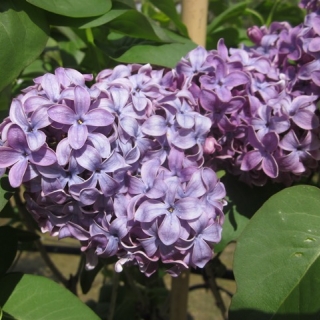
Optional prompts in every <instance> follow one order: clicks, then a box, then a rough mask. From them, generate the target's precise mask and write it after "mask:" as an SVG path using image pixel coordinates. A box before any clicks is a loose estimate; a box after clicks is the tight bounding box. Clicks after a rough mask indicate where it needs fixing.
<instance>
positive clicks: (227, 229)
mask: <svg viewBox="0 0 320 320" xmlns="http://www.w3.org/2000/svg"><path fill="white" fill-rule="evenodd" d="M221 181H222V182H223V184H224V185H225V188H226V193H227V197H226V199H227V202H228V205H227V206H226V207H224V210H223V211H224V213H225V221H224V224H223V228H222V239H221V241H220V242H219V243H218V244H217V245H215V246H214V251H215V252H220V251H222V250H223V249H224V248H225V246H226V245H227V244H228V243H229V242H231V241H235V240H237V239H238V237H239V236H240V234H241V233H242V231H243V229H244V228H245V227H246V225H247V224H248V222H249V221H250V218H251V217H252V216H253V215H254V214H255V212H256V211H257V210H258V209H259V208H260V207H261V206H262V205H263V203H264V202H265V201H266V200H267V199H268V198H270V197H271V196H272V195H273V194H275V193H277V192H278V191H279V190H281V188H282V187H281V186H280V185H278V184H272V183H267V184H266V185H265V186H263V187H256V186H255V187H250V186H248V185H247V184H245V183H243V182H241V181H239V178H238V177H235V176H233V175H231V174H226V175H225V176H223V177H222V178H221Z"/></svg>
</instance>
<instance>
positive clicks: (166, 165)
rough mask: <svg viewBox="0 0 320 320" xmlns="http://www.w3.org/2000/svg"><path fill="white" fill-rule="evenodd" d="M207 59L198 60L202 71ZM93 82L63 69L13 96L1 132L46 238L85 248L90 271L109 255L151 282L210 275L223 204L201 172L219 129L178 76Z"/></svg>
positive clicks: (117, 76) (138, 72)
mask: <svg viewBox="0 0 320 320" xmlns="http://www.w3.org/2000/svg"><path fill="white" fill-rule="evenodd" d="M204 52H205V50H204V49H198V52H197V53H196V54H195V55H194V57H193V60H194V63H196V65H194V67H195V68H198V69H199V70H202V68H204V69H205V65H202V64H203V63H202V62H204V61H202V62H201V63H200V62H199V61H198V60H197V59H199V58H200V59H202V60H203V59H205V57H204V56H203V53H204ZM201 56H202V57H201ZM91 79H92V77H91V76H90V75H82V74H81V73H79V72H78V71H76V70H72V69H63V68H58V69H57V70H56V71H55V73H54V74H45V75H43V76H42V77H39V78H36V79H35V80H34V82H35V84H34V85H33V86H31V87H29V88H26V89H25V90H24V93H23V94H21V95H19V96H18V97H17V98H16V99H14V100H13V102H12V105H11V109H10V116H9V118H7V119H5V120H4V122H3V123H2V124H1V125H0V130H1V146H0V170H1V172H4V171H5V170H6V168H7V172H8V174H9V181H10V183H11V185H12V186H14V187H19V186H20V185H21V184H24V186H25V188H26V193H25V198H26V205H27V208H28V210H29V211H30V212H31V214H32V215H33V217H34V219H35V220H36V221H37V222H38V224H39V226H40V228H41V230H42V231H43V232H49V233H50V234H51V235H54V236H58V237H59V238H64V237H73V238H76V239H78V240H79V241H80V243H81V250H82V251H83V252H84V253H85V254H86V258H87V264H86V266H87V268H88V269H91V268H94V267H95V265H96V264H97V262H98V258H99V257H101V258H107V257H111V256H117V257H118V259H119V260H118V262H117V263H116V266H115V268H116V270H118V271H120V270H121V269H122V268H123V265H124V264H127V263H128V264H136V265H138V266H139V269H140V270H141V272H143V273H145V274H146V275H147V276H150V275H151V274H152V273H154V272H155V271H156V270H157V268H158V265H159V263H160V262H161V263H163V264H164V265H167V266H168V272H169V273H170V274H171V275H172V276H177V275H178V274H179V273H180V272H181V271H182V270H183V269H186V268H188V267H203V266H204V265H205V264H206V263H207V262H208V261H209V260H210V259H211V258H212V257H213V249H212V245H213V244H214V243H218V242H219V241H220V238H221V230H222V223H223V212H222V207H223V206H224V205H225V204H226V203H225V201H224V200H223V198H224V197H225V195H226V193H225V189H224V186H223V184H222V183H221V182H220V181H219V180H218V179H217V177H216V174H215V172H214V171H213V170H212V169H211V168H206V171H205V172H206V173H205V174H204V171H203V170H204V168H203V164H204V163H205V159H204V156H203V145H204V141H205V139H206V137H207V135H208V133H209V131H210V127H211V124H212V121H211V120H210V119H209V118H208V117H206V116H205V115H200V114H199V112H198V109H197V108H198V106H197V103H196V100H195V99H193V96H192V94H190V93H189V91H188V90H185V91H183V89H180V88H179V86H178V85H177V83H178V82H179V80H178V76H177V74H176V72H175V71H174V70H153V69H152V67H151V66H150V65H145V66H141V65H131V66H118V67H116V68H115V69H114V70H103V71H102V72H101V73H100V74H99V75H98V76H97V79H96V83H95V84H93V85H92V86H91V87H90V88H89V87H87V86H86V81H88V80H91ZM184 86H185V87H186V85H185V84H184ZM209 176H210V177H211V178H212V181H211V182H209V181H208V177H209ZM198 219H201V222H199V224H197V223H196V220H198ZM210 233H212V235H211V234H210ZM198 249H201V250H204V251H203V254H202V251H199V252H198ZM190 257H191V258H190Z"/></svg>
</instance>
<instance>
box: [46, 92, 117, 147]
mask: <svg viewBox="0 0 320 320" xmlns="http://www.w3.org/2000/svg"><path fill="white" fill-rule="evenodd" d="M90 105H91V101H90V95H89V93H88V91H87V90H86V89H84V88H82V87H80V86H77V87H75V89H74V110H73V109H71V108H70V107H68V106H66V105H54V106H52V107H50V108H49V109H48V114H49V117H50V119H52V120H53V121H56V122H58V123H62V124H66V125H70V127H69V130H68V141H69V143H70V146H71V147H72V148H73V149H80V148H82V147H83V145H84V144H85V142H86V140H87V137H88V127H87V126H93V127H103V126H108V125H110V124H111V123H113V121H114V117H113V116H112V115H111V114H110V113H109V112H108V111H106V110H104V109H102V108H96V109H92V110H90Z"/></svg>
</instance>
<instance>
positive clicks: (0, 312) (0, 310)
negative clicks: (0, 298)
mask: <svg viewBox="0 0 320 320" xmlns="http://www.w3.org/2000/svg"><path fill="white" fill-rule="evenodd" d="M1 319H2V309H1V307H0V320H1Z"/></svg>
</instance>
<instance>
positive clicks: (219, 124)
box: [173, 1, 320, 186]
mask: <svg viewBox="0 0 320 320" xmlns="http://www.w3.org/2000/svg"><path fill="white" fill-rule="evenodd" d="M301 5H302V6H303V7H304V8H307V9H308V10H309V11H312V12H310V13H309V14H307V15H306V17H305V20H304V22H303V23H302V24H300V25H298V26H291V25H290V24H289V23H287V22H273V23H271V25H270V27H269V28H267V27H265V26H263V27H260V28H259V27H256V26H254V27H252V28H250V29H249V30H248V36H249V38H250V39H251V40H252V42H253V43H254V45H253V46H252V47H246V46H241V47H240V48H237V49H233V48H230V49H228V48H227V47H226V46H225V44H224V41H223V40H222V39H221V40H220V41H219V42H218V45H217V50H210V51H207V52H206V53H205V52H204V51H203V50H199V49H197V51H195V52H193V51H192V52H190V53H189V54H188V55H187V56H186V57H185V58H183V59H182V60H181V62H179V63H178V66H177V68H176V70H177V73H178V75H179V76H180V77H181V78H184V83H186V84H188V85H187V86H186V85H181V88H182V87H183V90H184V91H186V90H189V92H190V93H191V94H192V95H193V98H194V99H195V100H196V101H198V111H199V113H200V114H201V115H204V116H207V117H208V118H209V119H210V120H211V122H212V124H211V128H210V133H209V134H208V135H207V137H206V139H205V141H204V146H203V149H202V151H203V152H204V158H205V159H206V161H207V162H210V164H211V167H212V168H215V170H219V169H226V170H228V171H229V172H231V173H232V174H236V175H239V177H240V179H241V180H243V181H245V182H246V183H249V184H254V185H259V186H261V185H264V184H265V183H266V182H267V181H268V180H270V179H271V180H273V181H276V182H282V183H285V184H286V185H290V184H292V183H293V182H294V181H296V180H297V179H299V178H301V177H302V176H304V175H305V176H307V175H309V174H310V173H311V172H312V171H313V170H316V167H317V164H318V150H317V147H316V145H319V142H320V140H319V128H320V126H319V112H318V110H317V107H316V104H317V102H318V101H319V97H320V80H319V79H320V64H319V57H320V37H319V34H320V16H319V13H320V12H319V11H317V10H316V9H315V6H316V5H318V1H303V2H302V3H301ZM200 53H201V54H200ZM197 59H198V61H197ZM187 66H189V67H187ZM193 66H205V67H201V68H197V73H195V72H194V70H193V71H192V72H190V69H191V70H192V68H193ZM188 68H189V69H188ZM193 69H194V68H193ZM183 132H186V130H183ZM290 132H291V135H293V133H294V134H295V135H296V137H295V139H293V138H292V139H291V140H290V142H288V140H289V136H290V135H289V136H288V134H289V133H290ZM183 136H185V135H183ZM300 137H301V138H300ZM311 137H312V138H311ZM184 139H185V138H184ZM310 140H312V143H311V142H310ZM174 141H175V140H173V143H174ZM176 146H177V147H181V146H180V145H178V144H176Z"/></svg>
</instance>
